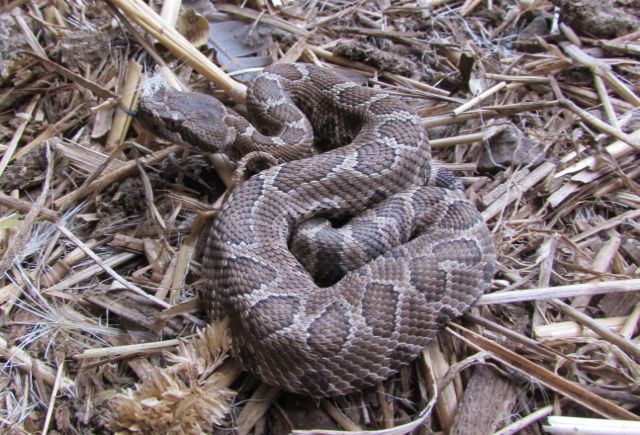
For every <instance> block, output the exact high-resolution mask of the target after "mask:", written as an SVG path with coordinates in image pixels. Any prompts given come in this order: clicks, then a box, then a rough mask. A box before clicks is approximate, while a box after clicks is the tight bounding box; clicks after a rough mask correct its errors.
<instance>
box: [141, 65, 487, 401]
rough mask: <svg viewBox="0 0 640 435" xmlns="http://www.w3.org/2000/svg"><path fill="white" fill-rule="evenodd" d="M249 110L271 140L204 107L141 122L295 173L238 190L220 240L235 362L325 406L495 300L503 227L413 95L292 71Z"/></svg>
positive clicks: (210, 260)
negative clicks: (475, 201)
mask: <svg viewBox="0 0 640 435" xmlns="http://www.w3.org/2000/svg"><path fill="white" fill-rule="evenodd" d="M247 106H248V110H249V112H250V114H251V115H252V117H253V118H254V124H255V125H257V126H259V128H260V130H261V131H260V132H258V131H257V130H255V129H254V128H253V127H251V126H250V124H248V122H247V121H246V120H244V119H243V118H241V117H240V116H239V115H237V114H236V113H235V112H233V111H231V110H228V109H225V107H224V106H223V105H222V104H221V103H219V102H218V101H217V100H215V99H213V98H211V97H206V96H203V95H201V94H195V93H194V94H171V93H167V94H164V95H162V96H156V97H153V98H150V99H147V100H146V101H143V103H142V107H141V109H140V112H141V115H142V116H143V117H144V118H146V119H147V122H148V123H154V124H156V125H157V126H158V127H160V128H162V129H163V130H166V131H163V133H164V135H165V136H169V138H172V139H180V140H181V141H186V142H189V143H192V144H195V145H198V146H201V147H204V148H207V149H209V150H211V151H222V152H226V153H227V154H229V155H230V156H231V157H232V158H235V159H238V158H241V157H242V156H245V155H247V154H248V153H251V152H255V151H267V152H269V153H271V154H273V155H274V156H275V158H276V159H277V160H278V162H279V163H280V164H278V165H275V166H272V167H270V168H269V169H266V170H264V171H262V172H260V173H258V174H257V175H254V176H253V177H251V178H250V179H249V180H247V181H245V182H244V183H243V184H242V185H241V186H240V187H238V188H237V189H236V190H235V191H233V193H232V194H231V196H230V197H229V198H228V200H227V201H226V203H225V204H224V206H223V208H222V210H221V212H220V214H219V215H218V217H217V218H216V220H215V222H214V224H213V226H212V229H211V232H210V233H209V234H208V235H207V236H206V239H205V241H204V243H205V245H204V246H205V247H204V254H203V259H202V270H203V275H204V278H205V286H204V288H203V291H202V297H203V300H204V303H205V304H206V308H207V311H208V313H209V316H210V318H211V319H220V318H224V317H226V318H228V319H229V322H230V323H229V326H230V331H231V335H232V338H233V352H234V355H235V356H237V357H238V358H239V359H240V361H241V362H242V364H243V365H244V367H245V368H246V369H247V370H249V371H250V372H251V373H253V374H254V375H255V376H257V377H258V378H260V379H261V380H262V381H264V382H266V383H268V384H272V385H279V386H281V387H283V388H285V389H287V390H289V391H293V392H298V393H303V394H308V395H311V396H314V397H321V396H335V395H342V394H346V393H349V392H352V391H355V390H360V389H362V388H365V387H368V386H371V385H373V384H375V383H377V382H380V381H382V380H385V379H387V378H388V377H389V376H391V375H392V374H394V373H396V372H397V371H398V370H399V369H400V368H401V367H402V366H404V365H406V364H408V363H410V362H411V361H412V360H414V359H415V358H416V356H417V355H418V353H419V352H420V351H421V350H422V349H423V348H424V347H425V346H426V345H427V344H428V343H429V341H430V340H431V339H432V338H433V336H434V335H435V334H436V333H437V332H438V331H439V330H440V329H441V327H442V326H443V325H444V324H446V323H447V322H448V321H449V320H450V319H452V318H455V317H457V316H459V315H461V314H462V313H463V312H464V311H466V310H467V309H468V308H469V307H470V306H471V305H472V304H473V303H474V302H475V301H476V299H477V298H478V297H479V296H480V295H481V294H482V292H483V291H485V290H486V289H487V288H488V287H489V285H490V282H491V279H492V276H493V270H494V263H495V254H494V247H493V243H492V240H491V236H490V233H489V231H488V229H487V227H486V226H485V224H484V222H483V220H482V218H481V216H480V214H479V212H478V211H477V209H476V208H475V207H474V206H473V205H472V204H471V203H470V202H469V201H468V200H467V199H466V198H465V197H464V195H463V193H462V192H461V191H460V188H459V187H460V184H459V182H456V181H455V179H454V178H453V177H451V176H450V174H449V175H446V174H445V176H444V177H441V176H440V175H441V174H438V173H437V172H436V171H435V170H434V169H433V168H432V165H431V154H430V148H429V144H428V140H427V137H426V134H425V132H424V130H423V128H422V127H421V125H420V119H419V117H418V115H417V114H416V113H415V112H414V111H413V110H412V109H411V108H410V107H409V106H407V105H406V104H405V103H403V102H401V101H400V100H398V99H397V98H395V97H393V96H390V95H389V94H386V93H384V92H380V91H377V90H373V89H370V88H365V87H361V86H357V85H355V84H353V83H351V82H349V81H347V80H345V79H344V78H342V77H341V76H339V75H338V74H336V73H333V72H330V71H328V70H326V69H323V68H319V67H316V66H311V65H305V64H278V65H273V66H271V67H268V68H266V69H265V70H264V71H263V72H262V73H261V74H260V75H259V76H258V77H256V79H254V81H253V84H252V86H250V88H249V93H248V103H247ZM168 130H171V132H169V131H168ZM285 144H287V145H285ZM319 151H324V152H323V153H321V154H318V152H319ZM443 180H444V181H443ZM345 222H346V224H345ZM341 224H344V225H342V227H341V228H333V227H335V226H340V225H341ZM314 241H319V242H318V244H314ZM291 248H293V249H294V251H296V254H295V255H294V254H293V253H292V252H291V250H290V249H291ZM296 256H297V257H299V258H301V259H302V261H303V262H304V264H305V265H306V267H307V268H308V269H309V270H310V271H311V274H310V272H309V271H307V270H306V269H305V267H303V265H302V264H301V262H300V261H298V259H297V258H296ZM335 265H337V267H336V268H334V266H335ZM336 270H337V271H336ZM312 274H313V276H312ZM342 275H344V276H343V277H342V278H341V276H342ZM314 277H315V280H314ZM340 278H341V279H340ZM336 281H337V282H336ZM317 283H320V284H321V285H318V284H317Z"/></svg>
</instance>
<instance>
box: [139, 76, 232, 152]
mask: <svg viewBox="0 0 640 435" xmlns="http://www.w3.org/2000/svg"><path fill="white" fill-rule="evenodd" d="M227 115H228V112H227V109H226V108H225V107H224V105H223V104H222V103H221V102H220V101H218V100H217V99H215V98H213V97H211V96H210V95H206V94H201V93H198V92H180V91H176V90H173V89H170V88H163V89H161V90H159V91H158V92H156V93H155V94H153V95H151V96H145V97H142V98H141V99H140V105H139V106H138V118H139V120H140V121H141V122H142V123H143V125H145V126H146V127H147V128H149V129H150V130H151V131H152V132H153V133H155V134H157V135H158V136H160V137H162V138H163V139H166V140H169V141H171V142H176V143H181V144H186V145H193V146H196V147H198V148H200V149H202V150H203V151H206V152H210V153H216V152H223V151H224V150H225V149H227V148H228V147H229V146H230V145H231V144H232V143H233V142H234V141H235V131H234V130H233V129H231V128H229V127H228V126H227V123H226V118H227Z"/></svg>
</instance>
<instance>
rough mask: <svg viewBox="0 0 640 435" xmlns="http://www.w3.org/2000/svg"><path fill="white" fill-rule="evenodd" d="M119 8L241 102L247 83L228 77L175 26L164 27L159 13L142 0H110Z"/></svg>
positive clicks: (179, 57)
mask: <svg viewBox="0 0 640 435" xmlns="http://www.w3.org/2000/svg"><path fill="white" fill-rule="evenodd" d="M110 1H111V2H112V3H113V4H114V5H115V6H116V7H117V8H118V9H120V10H121V11H122V13H124V14H125V15H126V16H127V17H129V18H130V19H131V20H133V21H134V22H135V23H136V24H138V25H139V26H140V27H142V28H143V29H144V30H145V31H146V32H148V33H149V34H150V35H151V36H153V37H154V38H156V39H157V40H158V42H160V43H161V44H162V45H164V46H165V47H166V48H167V49H168V50H169V51H170V52H171V53H172V54H173V55H174V56H176V57H177V58H178V59H181V60H183V61H185V62H186V63H187V64H189V65H191V66H192V67H193V69H195V70H196V71H198V72H199V73H200V74H202V75H203V76H205V77H206V78H208V79H209V80H211V81H212V82H213V83H215V85H216V86H218V87H219V88H220V89H222V90H223V91H224V92H225V93H226V94H227V95H229V96H230V97H231V98H232V99H233V100H235V101H237V102H239V103H243V102H244V99H245V94H246V90H247V88H246V86H245V85H243V84H242V83H239V82H237V81H235V80H233V79H232V78H231V77H229V76H228V75H227V74H226V73H225V72H224V71H223V70H222V69H220V68H219V67H218V66H217V65H215V64H214V63H213V62H211V61H210V60H209V59H208V58H207V57H206V56H205V55H204V54H202V53H201V52H200V51H199V50H198V49H197V48H195V47H194V46H193V45H192V44H191V43H190V42H189V41H188V40H187V39H186V38H185V37H184V36H182V35H181V34H180V32H178V31H177V30H176V29H174V28H171V27H169V26H167V25H166V24H165V23H164V22H163V21H162V19H161V18H160V16H159V15H158V14H156V13H155V12H154V11H153V10H152V9H151V8H150V7H149V6H147V5H146V4H145V3H144V2H142V1H141V0H110Z"/></svg>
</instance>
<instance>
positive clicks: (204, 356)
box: [108, 324, 234, 434]
mask: <svg viewBox="0 0 640 435" xmlns="http://www.w3.org/2000/svg"><path fill="white" fill-rule="evenodd" d="M229 345H230V339H229V336H228V334H227V332H226V327H225V326H224V325H223V324H215V325H210V326H208V327H207V328H206V329H204V330H200V331H198V333H197V337H194V338H192V339H190V340H187V341H181V342H180V344H179V346H178V348H177V350H176V351H175V353H167V355H165V357H166V360H167V361H168V362H169V363H170V365H169V366H168V367H164V368H156V369H155V370H153V371H152V372H151V374H150V375H149V376H148V377H147V378H145V379H144V380H143V381H142V382H141V383H139V384H137V385H136V386H135V387H134V388H127V389H126V390H124V391H123V392H122V393H119V394H118V395H116V396H115V397H114V398H113V399H112V400H111V401H110V409H111V411H110V413H109V415H108V420H109V421H108V426H109V428H110V429H112V430H114V431H126V432H142V433H176V434H192V433H202V432H203V431H207V430H209V429H210V428H211V426H212V425H222V424H223V423H224V421H225V416H226V415H227V414H228V412H229V410H230V404H231V400H232V399H233V397H234V393H233V392H232V391H231V390H229V389H228V388H226V387H225V386H224V382H221V381H220V375H219V374H218V373H216V372H215V370H216V369H217V368H218V367H220V364H221V363H222V362H223V361H224V360H225V359H226V357H227V353H228V350H229Z"/></svg>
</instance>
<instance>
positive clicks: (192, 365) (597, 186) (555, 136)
mask: <svg viewBox="0 0 640 435" xmlns="http://www.w3.org/2000/svg"><path fill="white" fill-rule="evenodd" d="M165 3H170V2H165ZM196 3H198V4H199V5H200V6H201V7H205V9H206V11H201V12H203V13H205V14H208V15H207V16H208V17H209V18H210V21H209V25H210V26H211V31H212V34H213V38H212V42H213V43H214V45H215V49H216V50H217V56H218V57H216V54H215V53H214V52H213V51H212V50H210V49H207V48H200V49H196V48H195V47H194V46H193V45H191V44H190V43H189V42H188V41H187V39H185V38H183V37H182V36H180V34H179V33H177V32H176V30H174V27H173V25H169V24H165V23H164V22H162V21H160V20H159V18H158V17H157V15H156V14H155V13H154V12H153V11H152V9H151V8H149V7H147V6H146V5H145V4H144V3H143V2H142V1H140V0H131V1H124V0H111V1H110V2H107V3H105V2H101V1H97V2H92V1H84V2H83V1H78V2H56V1H50V2H46V1H45V2H31V1H23V0H17V1H5V2H2V3H0V12H1V14H0V34H1V35H0V54H1V55H2V58H1V59H2V62H0V152H2V157H1V158H0V183H1V185H2V189H3V192H2V193H0V243H1V245H0V246H1V248H2V251H1V254H2V258H1V259H0V269H1V271H2V275H1V276H2V279H3V282H2V283H0V286H1V287H0V309H1V315H2V317H1V321H2V324H1V326H0V367H1V371H0V399H2V400H0V432H3V433H4V432H7V433H16V434H17V433H31V432H36V431H45V432H46V431H53V430H56V431H58V432H62V433H77V432H100V431H109V430H112V431H119V432H142V433H202V432H209V431H212V430H214V431H216V432H221V433H222V432H225V433H227V432H229V433H230V432H235V433H240V434H247V433H255V434H263V433H286V432H290V431H292V430H294V429H298V430H299V431H298V432H297V433H309V432H305V430H309V429H314V428H322V429H323V430H322V431H321V432H318V431H316V432H313V433H334V432H335V431H340V430H349V431H353V432H356V433H357V432H359V431H365V430H378V431H379V433H389V434H391V433H398V434H399V433H408V432H412V433H420V434H426V433H430V432H431V431H443V432H447V433H456V434H462V433H491V432H494V431H497V433H501V434H506V433H515V432H517V431H521V432H522V433H541V431H548V432H554V431H562V430H567V429H566V428H567V427H574V426H576V427H581V428H591V429H593V430H595V429H597V430H600V431H601V432H598V433H621V431H622V430H626V429H628V430H632V431H633V430H635V431H637V430H638V429H637V425H638V424H639V423H638V420H640V419H639V417H638V414H637V412H638V409H639V408H640V399H638V397H639V393H640V391H639V389H638V379H640V365H639V363H640V352H639V351H638V348H639V347H638V331H637V327H638V320H639V318H640V276H638V267H639V266H640V240H639V234H640V231H639V229H640V228H639V226H638V217H639V216H640V212H639V211H638V208H639V207H638V206H639V205H640V196H639V195H640V188H639V186H638V184H637V181H636V180H637V179H638V176H640V170H639V169H638V149H640V125H639V124H638V119H640V118H639V115H638V113H639V112H638V106H640V98H639V97H638V94H639V93H640V92H639V88H638V83H639V82H638V77H639V76H640V70H639V64H638V61H637V59H638V54H639V53H640V42H638V38H640V31H638V29H640V26H638V25H637V19H636V20H635V21H634V19H632V17H631V15H625V14H624V10H623V9H619V10H617V12H616V11H614V13H610V12H611V10H608V11H607V13H604V12H602V13H600V12H594V13H593V14H592V18H593V17H596V16H597V18H598V19H601V20H604V21H601V22H599V23H591V24H590V23H588V22H587V23H585V20H588V19H589V16H588V15H587V16H586V18H585V17H584V16H582V15H580V14H576V13H575V11H574V10H573V9H572V8H571V7H570V6H567V5H568V4H569V3H571V2H568V1H564V0H558V1H557V2H555V3H556V4H557V5H558V6H559V8H557V9H556V8H555V7H554V4H552V2H550V1H544V0H536V1H533V2H525V1H521V2H515V1H507V0H504V1H497V0H494V1H479V0H478V1H474V0H467V1H464V2H462V1H446V0H445V1H439V0H438V1H429V0H415V1H398V2H391V4H387V5H386V6H385V7H384V8H382V7H381V6H379V5H381V4H383V3H384V2H351V1H349V2H347V1H344V2H340V1H338V2H324V1H310V2H294V3H291V4H288V3H287V2H280V1H275V0H271V1H267V0H260V1H254V2H249V4H247V5H244V7H240V6H239V5H238V4H218V3H219V2H216V7H217V8H218V12H216V13H213V12H212V10H211V8H210V5H209V3H208V2H196ZM282 3H284V4H282ZM575 3H580V4H583V8H585V9H583V10H591V9H592V8H594V7H596V6H602V5H603V4H605V5H606V2H593V1H591V2H589V1H584V0H582V1H580V2H575ZM107 5H109V7H107ZM572 11H573V12H572ZM222 12H224V14H222ZM166 14H167V16H173V17H175V10H171V9H170V8H169V7H167V10H166ZM616 14H618V15H616ZM607 19H608V20H609V22H607V21H606V20H607ZM192 20H193V21H194V22H197V19H194V18H193V17H192ZM231 20H235V21H231ZM581 20H582V21H581ZM190 22H191V21H190ZM199 22H200V25H202V22H203V21H202V19H200V21H199ZM603 22H604V24H603ZM612 23H613V24H612ZM634 23H636V24H634ZM607 25H608V26H610V27H606V26H607ZM634 26H635V27H634ZM585 28H586V29H592V30H593V32H592V33H593V34H588V33H586V32H585V30H584V29H585ZM193 29H194V31H195V30H197V29H198V28H197V27H196V28H193ZM200 30H201V28H200ZM205 30H206V26H205ZM604 30H607V31H610V32H611V33H607V34H605V33H602V32H604ZM598 32H600V33H598ZM234 35H235V36H234ZM234 38H235V39H234ZM240 49H241V50H242V51H243V54H242V55H237V54H235V52H234V50H240ZM225 54H226V57H225ZM283 60H285V61H289V62H292V61H304V62H311V63H315V64H319V65H324V66H326V67H330V68H335V69H338V70H339V71H341V72H344V73H345V74H346V75H347V76H348V77H350V78H352V79H353V80H355V81H358V82H359V83H362V84H368V85H370V86H376V87H379V88H382V89H386V90H387V91H388V92H392V93H394V94H397V95H399V96H400V97H402V98H404V99H405V100H406V101H408V102H409V103H411V104H412V105H413V106H414V107H415V108H416V109H417V110H418V112H419V113H420V114H421V116H422V117H423V124H424V126H425V128H427V130H428V131H429V133H430V135H431V136H432V142H433V149H434V157H435V159H436V160H437V162H438V164H440V165H443V166H446V167H448V168H450V169H452V170H454V171H456V172H457V173H458V174H459V175H460V176H461V178H462V179H463V181H464V183H465V186H466V187H467V195H468V196H469V198H471V199H472V200H473V201H474V202H475V203H476V204H477V205H478V208H479V209H480V210H481V212H482V215H483V217H484V219H485V220H486V221H487V223H488V225H489V227H490V228H491V230H492V233H493V235H494V239H495V243H496V246H497V248H498V252H499V264H498V268H497V273H496V275H495V279H494V283H493V286H492V289H491V291H490V292H489V293H488V294H486V295H484V296H483V297H482V298H481V300H480V301H479V303H478V305H477V306H476V307H475V308H474V309H473V310H472V312H471V313H469V314H467V315H466V316H465V317H464V318H463V319H461V320H460V321H457V322H455V323H452V324H450V325H449V326H448V327H447V328H446V329H445V330H444V331H443V332H442V333H441V334H440V335H439V336H438V339H437V340H434V342H433V343H432V344H431V345H430V346H429V347H428V348H427V349H426V350H425V351H424V352H423V354H422V355H421V356H420V358H419V359H418V360H417V361H416V363H415V364H413V365H412V366H411V367H407V368H406V369H403V370H402V371H401V372H400V373H399V374H398V375H397V376H396V377H394V378H393V379H391V380H389V381H387V382H385V383H384V384H383V385H379V386H378V387H377V388H374V389H372V390H370V391H365V392H362V393H359V394H352V395H350V396H347V397H340V398H335V399H330V400H323V401H321V402H319V403H312V402H311V401H309V400H308V399H305V398H301V397H298V396H294V395H291V394H283V393H282V392H281V391H280V390H279V389H278V388H276V387H269V386H265V385H260V384H259V383H258V382H257V381H256V380H255V379H253V378H252V377H251V376H249V375H247V374H244V373H242V372H241V371H240V369H239V367H238V365H237V363H235V362H234V361H233V360H232V359H230V358H227V352H228V348H229V338H228V336H229V333H228V332H227V331H226V330H225V328H224V325H214V326H208V327H207V326H206V325H205V323H204V322H203V317H202V315H201V314H200V313H198V311H197V304H196V303H195V302H194V301H195V299H194V298H195V289H196V288H197V286H198V280H199V277H200V273H199V263H198V256H197V249H196V239H197V234H198V231H199V230H198V229H199V228H201V227H202V226H203V225H204V224H203V222H206V220H207V216H208V215H210V214H214V215H215V210H216V208H217V207H218V206H219V204H220V202H221V201H222V200H223V199H224V196H223V193H224V192H225V189H226V186H225V183H224V180H228V168H226V167H225V162H224V161H223V160H221V159H220V158H219V157H211V156H202V155H199V154H198V153H197V152H196V151H194V150H193V149H186V148H185V147H183V146H181V145H178V144H167V143H165V142H162V141H161V140H158V138H155V137H153V135H151V134H150V133H149V132H147V131H145V129H144V128H142V127H141V126H140V125H138V123H137V121H136V119H135V117H133V116H131V115H133V114H134V113H135V107H136V103H137V100H138V99H139V94H140V92H141V91H144V90H145V89H146V88H149V87H151V86H152V85H153V83H154V80H156V81H157V80H158V79H150V76H151V75H152V71H156V72H157V73H158V75H159V76H161V77H162V80H164V81H165V82H167V83H171V84H172V85H173V86H175V87H188V88H191V89H194V90H203V91H206V92H209V93H212V94H214V95H216V96H218V97H220V98H221V99H223V100H224V101H225V102H234V103H235V104H236V105H240V106H241V103H242V101H243V99H244V92H245V89H246V87H245V84H244V83H243V82H242V81H243V80H246V78H247V77H249V76H250V75H251V74H253V73H255V72H256V71H257V70H259V69H260V67H262V66H264V65H266V64H268V63H270V62H273V61H283ZM240 108H241V107H240ZM214 168H215V169H214ZM210 204H214V206H213V207H212V206H211V205H210ZM204 328H206V329H204ZM230 335H232V331H231V334H230ZM212 428H215V429H212ZM625 428H626V429H625ZM554 433H557V432H554Z"/></svg>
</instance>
